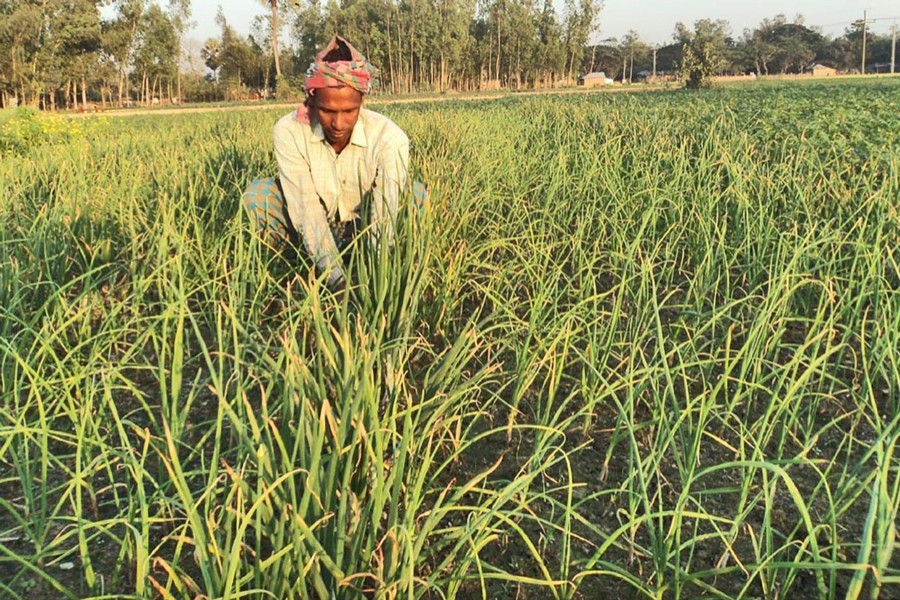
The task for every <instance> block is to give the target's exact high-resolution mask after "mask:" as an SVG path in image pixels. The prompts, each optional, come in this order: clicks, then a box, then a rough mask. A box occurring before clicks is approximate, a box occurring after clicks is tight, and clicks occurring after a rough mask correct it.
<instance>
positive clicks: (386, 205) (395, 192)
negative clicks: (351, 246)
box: [372, 130, 409, 244]
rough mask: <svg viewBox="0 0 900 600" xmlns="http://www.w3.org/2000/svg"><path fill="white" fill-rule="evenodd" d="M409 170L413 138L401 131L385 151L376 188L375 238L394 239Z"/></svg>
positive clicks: (373, 208)
mask: <svg viewBox="0 0 900 600" xmlns="http://www.w3.org/2000/svg"><path fill="white" fill-rule="evenodd" d="M408 172H409V139H408V138H407V137H406V135H405V134H403V132H401V131H399V130H398V131H397V134H396V137H395V138H394V139H393V140H391V143H389V144H387V146H386V147H385V149H384V150H383V151H382V153H381V156H380V159H379V162H378V166H377V170H376V173H375V186H374V188H373V190H372V223H373V224H374V225H375V234H376V235H375V239H376V240H377V239H380V238H381V237H382V236H384V238H385V239H386V240H387V243H388V244H391V243H393V241H394V219H395V218H396V216H397V209H398V207H399V205H400V194H401V192H402V191H403V190H404V189H406V181H407V176H408Z"/></svg>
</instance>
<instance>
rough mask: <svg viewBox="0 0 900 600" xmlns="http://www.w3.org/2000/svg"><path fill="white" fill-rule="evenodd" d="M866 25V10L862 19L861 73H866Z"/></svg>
mask: <svg viewBox="0 0 900 600" xmlns="http://www.w3.org/2000/svg"><path fill="white" fill-rule="evenodd" d="M866 25H867V23H866V11H863V21H862V27H863V47H862V69H860V72H861V73H862V74H863V75H865V74H866Z"/></svg>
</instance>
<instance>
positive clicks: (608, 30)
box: [163, 0, 900, 44]
mask: <svg viewBox="0 0 900 600" xmlns="http://www.w3.org/2000/svg"><path fill="white" fill-rule="evenodd" d="M163 3H164V2H163ZM557 4H558V5H560V6H561V5H562V2H561V1H559V0H557ZM219 5H221V6H222V9H223V11H224V12H225V18H226V19H227V20H228V22H229V24H231V25H232V26H233V27H234V28H235V29H236V30H238V31H239V32H241V33H243V34H245V35H246V34H248V33H249V32H250V23H251V21H252V20H253V17H254V16H256V15H261V14H265V12H266V9H265V7H264V6H262V4H261V3H260V2H258V1H255V0H230V1H228V0H193V20H194V21H195V22H196V25H195V27H194V29H193V31H192V32H191V33H190V34H189V35H191V37H194V38H195V39H197V40H198V41H201V42H202V41H203V40H206V39H207V38H210V37H215V36H217V35H218V34H219V31H218V27H217V26H216V24H215V16H216V11H217V10H218V7H219ZM866 9H867V10H868V18H870V19H885V20H880V21H875V22H873V23H872V24H871V27H872V30H873V31H876V32H880V33H887V32H889V31H890V28H891V23H892V21H890V20H887V19H889V18H896V19H897V24H898V26H900V0H751V1H746V0H745V1H740V0H738V1H735V0H681V1H677V0H666V1H663V0H606V2H605V5H604V7H603V11H602V13H601V15H600V29H601V31H600V37H601V38H604V39H605V38H612V37H615V38H620V37H622V36H623V35H624V34H625V33H626V32H627V31H628V30H629V29H634V30H636V31H637V32H638V34H640V36H641V39H642V40H644V41H645V42H648V43H651V44H665V43H669V42H670V41H671V40H672V32H673V31H674V29H675V23H677V22H678V21H682V22H684V23H687V24H691V23H693V22H694V21H696V20H698V19H705V18H712V19H727V20H728V21H729V22H730V23H731V29H732V32H733V33H734V35H735V37H740V34H741V32H743V30H744V29H745V28H748V27H754V26H756V25H758V24H759V22H760V21H762V20H763V19H764V18H767V17H774V16H775V15H778V14H784V15H785V16H787V17H788V19H790V20H793V18H794V17H795V16H796V15H798V14H800V15H803V17H804V19H805V22H806V24H807V25H808V26H818V27H821V29H822V32H823V33H824V34H826V35H839V34H841V33H842V32H843V30H844V28H845V27H847V26H848V25H849V24H850V23H852V22H853V21H855V20H857V19H861V18H862V16H863V11H864V10H866ZM351 41H352V40H351Z"/></svg>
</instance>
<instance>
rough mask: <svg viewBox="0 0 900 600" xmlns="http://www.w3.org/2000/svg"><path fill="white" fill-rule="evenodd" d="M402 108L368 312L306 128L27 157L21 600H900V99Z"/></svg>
mask: <svg viewBox="0 0 900 600" xmlns="http://www.w3.org/2000/svg"><path fill="white" fill-rule="evenodd" d="M374 108H376V109H377V110H381V111H382V112H384V113H385V114H387V115H389V116H390V117H391V118H392V119H394V120H395V121H396V122H397V123H398V124H400V125H401V127H403V128H404V129H405V130H406V131H407V132H408V133H409V136H410V139H411V141H412V162H413V167H414V170H415V177H416V178H417V179H420V180H423V181H427V182H428V183H429V185H430V190H431V198H430V204H429V206H428V207H427V208H426V209H425V210H422V211H417V210H416V209H414V208H410V209H409V210H407V211H404V212H403V214H402V215H401V219H400V221H401V222H400V223H399V230H400V231H399V236H398V243H397V245H396V246H395V247H393V248H391V249H387V248H385V247H384V246H382V247H381V248H380V249H373V248H371V247H370V246H369V245H368V244H359V246H358V247H353V248H351V249H350V253H351V257H350V261H351V271H352V273H353V276H352V277H353V280H354V282H355V285H354V286H352V287H351V288H350V291H349V294H348V295H347V296H335V295H333V294H331V293H330V292H328V291H327V289H326V288H325V287H324V286H323V285H322V284H321V282H320V281H318V280H317V279H316V278H315V277H314V276H313V275H312V274H311V273H310V266H309V264H308V263H307V262H305V260H304V258H303V256H302V253H301V254H300V256H295V255H291V254H290V253H287V254H277V253H275V252H273V251H271V250H270V249H268V248H265V247H262V246H261V244H260V243H259V242H258V240H257V239H256V238H255V237H254V236H253V235H252V233H251V232H250V230H249V226H248V223H247V222H246V220H245V219H244V218H243V217H242V215H241V213H240V210H239V208H240V204H239V200H240V194H241V191H242V190H243V188H244V186H245V185H246V184H247V183H249V182H250V181H251V180H253V179H256V178H258V177H262V176H269V175H274V174H275V172H276V166H275V161H274V157H273V154H272V150H271V129H272V125H273V124H274V122H275V120H276V119H277V118H278V117H279V116H280V115H281V114H282V112H284V111H283V110H276V111H266V110H257V111H248V112H237V111H235V112H222V113H206V114H201V115H196V114H195V115H190V114H184V115H147V116H135V117H132V118H130V119H105V118H85V119H78V120H77V127H76V125H65V124H59V123H57V122H55V121H54V122H53V124H52V126H51V125H46V126H45V127H43V128H42V127H41V125H40V123H38V124H37V125H35V124H33V123H32V124H30V125H28V128H27V131H28V132H30V133H28V134H27V135H28V136H29V137H28V140H29V143H28V144H27V145H24V144H18V145H11V146H9V147H8V150H7V153H6V154H4V155H3V157H2V161H0V191H2V203H0V597H4V598H178V599H181V598H210V599H212V598H234V599H237V598H260V599H261V598H276V599H281V598H341V599H343V598H359V597H366V598H385V599H390V598H400V597H403V598H429V599H431V598H434V599H437V598H541V599H543V598H560V599H564V598H565V599H567V598H586V599H594V598H607V597H618V598H623V599H624V598H748V599H749V598H784V599H793V598H845V597H846V598H900V549H898V545H900V536H898V535H897V534H898V523H900V521H898V507H900V448H898V444H900V390H898V388H900V244H898V242H900V212H898V210H900V208H898V207H900V202H898V199H900V81H898V80H896V79H879V80H878V83H877V84H865V85H862V84H860V85H856V84H847V83H844V84H835V85H828V84H822V85H816V86H812V85H806V86H789V85H783V86H767V87H762V88H756V89H753V88H749V87H734V88H729V89H725V90H710V91H706V92H700V93H685V92H673V93H654V94H596V95H580V94H570V95H564V96H562V95H560V96H556V95H543V96H533V97H532V96H529V97H510V98H504V99H500V100H473V101H466V102H454V101H452V100H451V101H447V102H440V103H423V104H415V103H411V104H402V105H400V104H398V105H389V106H383V107H377V106H376V107H374ZM73 122H75V121H73ZM17 131H18V130H17ZM17 135H18V134H17ZM21 135H26V134H21ZM42 140H43V142H42ZM409 200H410V202H409V204H410V206H412V199H409Z"/></svg>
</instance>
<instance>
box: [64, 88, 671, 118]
mask: <svg viewBox="0 0 900 600" xmlns="http://www.w3.org/2000/svg"><path fill="white" fill-rule="evenodd" d="M663 89H664V88H662V87H651V86H635V87H621V86H616V87H606V88H593V89H571V88H570V89H556V90H532V91H528V92H496V93H487V94H444V95H440V96H419V97H413V98H390V97H387V98H383V99H382V98H377V97H376V98H372V99H370V100H366V104H367V105H377V106H385V105H390V104H415V103H419V102H449V101H453V100H458V101H474V100H499V99H500V98H512V97H515V98H521V97H523V96H545V95H551V94H557V95H570V94H612V93H640V92H658V91H663ZM295 106H297V103H296V102H279V103H274V104H268V103H265V102H260V103H258V104H234V105H229V106H203V105H200V106H196V107H185V108H135V109H130V108H129V109H122V110H117V109H116V110H110V111H101V112H99V113H97V112H84V113H69V114H62V115H61V116H64V117H70V118H74V117H89V116H91V115H97V114H102V115H103V116H105V117H136V116H140V115H180V114H193V113H209V112H231V111H237V110H243V111H247V110H270V109H276V108H284V109H290V108H294V107H295Z"/></svg>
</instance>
